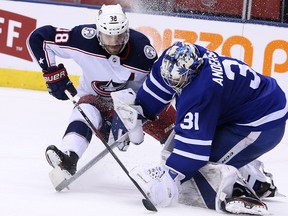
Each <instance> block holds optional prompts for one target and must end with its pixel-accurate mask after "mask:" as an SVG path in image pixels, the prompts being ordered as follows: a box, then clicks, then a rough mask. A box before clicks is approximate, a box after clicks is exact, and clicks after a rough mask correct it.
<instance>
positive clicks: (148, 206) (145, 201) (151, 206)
mask: <svg viewBox="0 0 288 216" xmlns="http://www.w3.org/2000/svg"><path fill="white" fill-rule="evenodd" d="M65 93H66V95H67V97H68V98H69V99H70V100H71V101H72V103H73V104H74V105H75V108H77V109H78V111H79V112H80V114H81V115H82V116H83V118H84V119H85V120H86V122H87V123H88V125H89V126H90V128H91V130H92V131H93V132H94V134H95V135H96V136H97V137H98V138H99V139H100V140H101V141H102V143H103V144H104V145H105V147H106V149H107V150H108V151H109V152H110V154H111V155H112V156H113V158H114V159H115V160H116V161H117V163H118V164H119V165H120V167H121V168H122V170H123V171H124V172H125V173H126V175H127V176H128V178H129V179H130V180H131V181H132V182H133V184H134V185H135V186H136V188H137V189H138V190H139V191H140V192H141V194H142V195H143V196H144V198H145V199H142V203H143V205H144V206H145V208H146V209H147V210H149V211H155V212H157V209H156V207H155V206H154V204H153V203H152V202H151V201H150V200H149V198H148V196H147V195H146V194H145V192H144V191H143V190H142V188H141V187H140V186H139V185H138V183H137V182H136V181H135V180H134V179H133V178H132V177H131V176H130V175H129V171H128V170H127V168H126V167H125V166H124V165H123V163H122V162H121V161H120V159H119V158H118V157H117V155H116V154H115V153H114V151H113V150H112V148H111V147H110V146H109V145H108V143H107V142H106V140H105V138H104V137H103V135H102V134H101V133H100V132H99V131H98V130H97V129H96V128H95V126H94V125H93V123H92V122H91V120H90V119H89V118H88V116H87V115H86V114H85V112H84V111H83V110H82V108H81V107H80V106H79V104H77V102H76V101H75V100H74V97H73V96H72V95H71V94H70V92H69V91H68V90H65Z"/></svg>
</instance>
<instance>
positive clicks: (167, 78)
mask: <svg viewBox="0 0 288 216" xmlns="http://www.w3.org/2000/svg"><path fill="white" fill-rule="evenodd" d="M192 73H193V71H192V70H187V72H186V73H184V74H182V75H180V77H179V78H177V79H175V78H173V77H172V75H171V73H170V72H169V71H168V70H166V69H161V76H162V77H163V80H164V82H165V83H166V84H167V85H168V86H170V87H171V88H172V89H174V90H175V91H176V92H177V93H178V94H180V93H181V91H182V89H183V88H184V87H185V86H187V85H188V84H189V83H190V82H191V80H192V78H191V74H192Z"/></svg>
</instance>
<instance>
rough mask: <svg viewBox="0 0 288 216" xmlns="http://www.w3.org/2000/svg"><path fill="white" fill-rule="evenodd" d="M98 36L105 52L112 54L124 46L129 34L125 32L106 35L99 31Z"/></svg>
mask: <svg viewBox="0 0 288 216" xmlns="http://www.w3.org/2000/svg"><path fill="white" fill-rule="evenodd" d="M99 37H100V41H101V43H102V45H103V46H104V47H105V49H106V50H107V52H109V53H110V54H112V55H117V54H119V53H120V51H121V50H122V48H123V46H125V44H126V42H127V41H128V37H129V36H128V33H127V32H124V33H122V34H120V35H106V34H103V33H102V32H100V33H99Z"/></svg>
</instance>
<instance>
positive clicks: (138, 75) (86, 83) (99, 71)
mask: <svg viewBox="0 0 288 216" xmlns="http://www.w3.org/2000/svg"><path fill="white" fill-rule="evenodd" d="M129 33H130V37H129V41H128V43H127V44H126V46H125V48H124V50H123V51H122V52H121V53H120V54H119V55H110V54H109V53H107V52H106V51H105V50H104V49H103V48H102V46H101V45H100V44H99V41H98V39H97V35H96V25H95V24H89V25H79V26H75V27H74V28H72V29H71V30H67V29H61V28H56V27H53V26H50V25H48V26H43V27H40V28H38V29H36V30H34V31H33V32H32V33H31V35H30V37H29V39H28V47H29V48H30V51H31V53H32V54H33V55H34V57H35V59H36V60H37V62H38V64H39V65H40V67H41V68H42V69H43V70H45V69H47V67H50V66H55V65H57V63H56V60H55V57H56V56H58V57H61V58H70V59H73V60H74V61H75V62H76V63H77V64H78V65H79V66H80V67H81V69H82V75H81V76H80V86H79V87H78V93H79V94H80V96H81V95H86V94H94V95H95V94H98V95H101V96H103V97H109V96H110V93H111V92H113V91H118V90H121V89H124V88H132V89H133V90H134V91H137V90H138V88H139V87H140V86H141V84H142V83H143V82H144V80H145V78H146V76H147V75H148V74H149V72H150V70H151V67H152V65H153V63H154V62H155V60H156V59H157V53H156V51H155V49H154V48H153V47H152V46H151V44H150V41H149V39H148V38H147V37H146V36H145V35H143V34H142V33H140V32H137V31H135V30H133V29H130V31H129Z"/></svg>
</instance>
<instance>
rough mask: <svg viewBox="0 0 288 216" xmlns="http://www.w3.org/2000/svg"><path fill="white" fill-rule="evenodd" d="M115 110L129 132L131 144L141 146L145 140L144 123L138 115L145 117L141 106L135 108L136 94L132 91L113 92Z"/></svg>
mask: <svg viewBox="0 0 288 216" xmlns="http://www.w3.org/2000/svg"><path fill="white" fill-rule="evenodd" d="M111 97H112V99H113V104H114V110H115V112H116V113H117V114H118V116H119V118H120V120H121V121H122V123H123V124H124V126H125V127H126V129H127V130H128V136H129V140H130V142H132V143H134V144H140V143H142V142H143V140H144V132H143V127H142V121H141V120H140V119H138V115H139V114H140V115H142V116H143V111H142V108H141V106H135V105H134V101H135V98H136V94H135V92H134V91H133V90H132V89H130V88H129V89H124V90H121V91H117V92H112V93H111Z"/></svg>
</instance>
